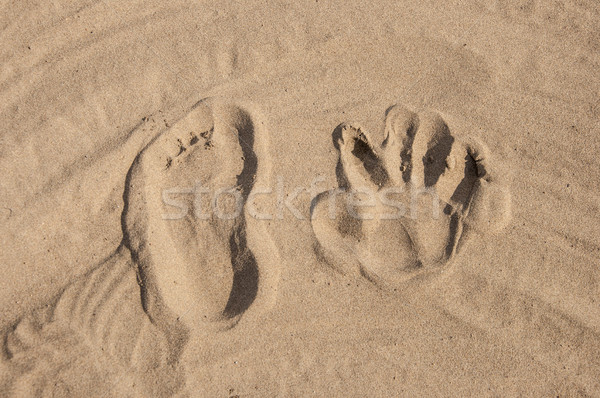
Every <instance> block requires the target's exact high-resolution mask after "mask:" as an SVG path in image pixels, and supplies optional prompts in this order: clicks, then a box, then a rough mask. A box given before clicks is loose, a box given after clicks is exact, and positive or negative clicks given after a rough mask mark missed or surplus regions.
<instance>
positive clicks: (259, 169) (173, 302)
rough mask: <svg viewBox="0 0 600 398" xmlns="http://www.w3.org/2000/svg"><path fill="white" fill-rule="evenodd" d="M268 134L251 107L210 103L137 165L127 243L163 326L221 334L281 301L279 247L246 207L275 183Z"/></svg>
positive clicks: (130, 186)
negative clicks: (277, 298)
mask: <svg viewBox="0 0 600 398" xmlns="http://www.w3.org/2000/svg"><path fill="white" fill-rule="evenodd" d="M267 134H268V132H267V126H266V125H265V121H264V119H263V118H262V117H261V115H260V113H259V112H258V111H257V110H256V109H255V108H253V107H252V106H251V105H247V104H245V105H238V104H230V103H227V102H225V101H224V100H220V99H214V98H211V99H207V100H204V101H201V102H200V103H198V104H197V105H196V106H194V108H193V110H192V111H191V112H190V113H189V114H187V116H186V117H184V118H183V119H182V120H180V121H178V122H177V123H176V124H175V125H174V126H173V127H172V128H170V129H169V130H167V131H165V132H164V133H163V134H161V135H160V136H158V137H157V138H156V139H155V140H154V141H153V142H151V143H150V144H149V145H148V146H147V147H146V148H145V149H144V150H142V151H141V152H140V154H139V155H138V157H137V158H136V159H135V161H134V163H133V165H132V167H131V169H130V171H129V174H128V178H127V186H126V191H125V194H124V199H125V204H126V207H125V210H124V212H123V219H122V220H123V231H124V241H125V244H126V246H127V247H129V249H130V250H131V252H132V255H133V258H134V261H135V262H136V264H137V265H138V278H139V281H140V285H141V286H142V300H143V305H144V308H145V310H146V311H147V312H148V314H149V315H150V317H151V318H153V320H155V321H156V322H158V323H161V322H164V323H166V324H168V323H172V322H180V323H182V324H183V325H184V326H186V327H188V328H193V329H200V328H208V329H210V328H211V327H214V328H216V329H222V328H228V327H231V326H233V325H234V324H235V323H236V322H237V321H238V320H239V319H240V317H241V316H242V314H246V315H248V314H249V313H251V312H255V313H256V312H260V311H262V310H264V309H266V308H268V307H269V306H270V305H272V304H273V300H274V296H275V293H276V286H277V281H278V276H279V261H278V257H277V249H276V247H275V245H274V244H273V241H272V240H271V239H270V236H269V234H268V233H267V232H266V230H265V228H266V225H265V223H264V221H263V222H261V221H260V220H257V219H255V218H253V217H250V216H249V215H248V211H247V209H246V205H247V203H248V201H247V199H248V197H249V195H250V194H251V191H252V189H253V187H255V186H268V184H270V177H271V165H270V163H269V161H268V158H269V157H268V147H267V146H268V142H267ZM253 205H256V204H255V203H253Z"/></svg>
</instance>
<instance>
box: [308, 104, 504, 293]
mask: <svg viewBox="0 0 600 398" xmlns="http://www.w3.org/2000/svg"><path fill="white" fill-rule="evenodd" d="M446 120H449V119H448V118H446V117H444V118H442V117H441V116H440V115H439V114H437V113H433V112H423V113H421V114H416V113H415V112H413V111H411V110H409V109H407V108H406V107H404V106H401V105H395V106H392V107H390V108H389V109H388V110H387V112H386V116H385V127H384V129H385V130H384V136H385V139H384V141H383V143H382V144H381V146H376V145H374V144H373V143H372V141H371V139H370V138H369V135H368V134H367V132H365V131H364V129H362V128H361V127H359V126H357V125H352V124H341V125H340V126H338V127H337V128H336V129H335V130H334V132H333V141H334V146H335V147H336V149H337V150H338V152H339V161H338V165H337V169H336V172H337V173H336V174H337V177H338V184H339V188H338V189H336V190H331V191H328V192H324V193H322V194H320V195H319V196H317V197H316V198H315V199H314V201H313V203H312V206H311V222H312V227H313V230H314V232H315V234H316V238H317V241H318V254H319V255H321V256H322V257H323V259H324V260H325V261H326V262H328V263H329V264H331V265H332V266H333V267H334V268H337V269H338V270H339V271H340V272H342V273H345V274H354V275H357V276H362V277H366V278H367V279H369V280H370V281H372V282H374V283H375V284H377V285H380V286H383V287H386V288H391V289H395V290H401V289H406V288H408V287H409V286H415V283H417V282H420V281H424V280H428V279H429V278H431V277H432V276H435V275H438V274H439V273H440V272H441V271H443V270H445V269H448V267H449V266H450V264H451V263H452V261H451V260H452V259H453V258H454V257H455V255H456V253H457V252H458V251H459V250H460V249H461V248H462V246H463V244H464V243H465V242H467V241H468V240H469V239H468V237H469V235H472V234H473V233H474V232H479V233H481V234H486V233H490V232H494V231H497V230H499V229H501V228H502V227H504V226H505V225H506V223H507V221H508V219H509V218H510V194H509V192H508V189H507V186H506V185H505V184H504V183H502V182H501V177H502V176H500V175H498V174H496V173H495V171H494V170H493V163H492V161H491V159H490V155H489V153H488V150H487V149H486V147H484V146H483V145H482V144H481V143H478V142H477V141H476V140H474V139H472V138H469V137H462V136H460V135H458V134H457V131H455V130H458V131H461V130H462V129H460V128H456V127H457V126H456V125H455V124H454V123H450V124H448V123H447V122H446Z"/></svg>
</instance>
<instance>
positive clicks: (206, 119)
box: [0, 98, 280, 396]
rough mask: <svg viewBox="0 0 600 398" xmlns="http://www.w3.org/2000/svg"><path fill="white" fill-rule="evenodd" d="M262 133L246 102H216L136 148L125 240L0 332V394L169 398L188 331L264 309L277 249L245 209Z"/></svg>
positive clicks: (259, 166) (256, 181)
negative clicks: (96, 390) (97, 387)
mask: <svg viewBox="0 0 600 398" xmlns="http://www.w3.org/2000/svg"><path fill="white" fill-rule="evenodd" d="M267 134H268V131H267V127H266V125H265V121H264V118H263V117H262V116H261V115H260V113H259V112H258V111H257V110H256V109H255V108H254V107H252V106H251V105H248V104H237V103H236V104H232V103H229V102H226V101H224V100H220V99H214V98H212V99H207V100H204V101H201V102H199V103H198V104H196V105H195V106H194V107H193V108H192V110H191V111H190V112H189V113H188V114H187V115H186V116H185V117H184V118H183V119H181V120H180V121H178V122H177V123H176V124H175V125H174V126H173V127H171V128H170V129H169V130H166V131H165V132H163V133H162V134H161V135H159V136H158V137H157V138H155V139H154V140H153V141H152V142H151V143H150V144H149V145H148V146H147V147H146V148H145V149H143V150H142V151H141V152H140V153H139V154H138V156H137V157H136V159H135V161H134V163H133V165H132V167H131V168H130V171H129V173H128V176H127V180H126V186H125V193H124V200H125V204H126V206H125V209H124V212H123V215H122V225H123V231H124V239H123V243H122V244H121V245H120V246H119V247H118V248H117V249H116V250H115V252H114V253H113V254H112V255H111V256H109V258H107V259H106V260H105V261H103V262H102V263H100V264H98V265H97V266H95V267H94V268H93V269H92V270H90V272H88V273H87V274H85V275H84V276H82V277H81V278H79V279H77V280H75V281H74V282H72V283H70V284H69V285H68V286H66V287H65V288H64V290H63V291H62V292H61V293H60V295H59V296H58V297H56V298H55V299H53V300H52V301H51V302H49V303H48V304H47V305H45V306H43V307H42V308H40V309H38V310H36V311H34V312H32V313H30V314H25V315H24V316H23V317H22V318H21V319H19V321H18V322H17V323H16V324H15V325H14V326H13V327H12V328H9V329H7V330H5V331H0V391H9V392H13V395H16V396H17V395H18V396H40V395H44V394H46V395H48V394H50V395H52V394H58V395H61V393H60V391H62V390H61V389H62V388H63V387H64V388H68V389H70V391H71V395H73V394H75V395H77V393H73V391H79V390H78V389H77V388H84V390H83V391H87V390H85V388H89V384H86V383H87V380H94V379H97V380H105V381H106V389H107V391H108V390H113V391H116V392H115V395H118V396H125V395H128V394H126V393H125V392H131V391H133V390H136V391H137V390H138V389H139V390H140V391H143V393H141V395H143V396H166V395H172V393H173V392H174V391H176V390H178V389H179V388H181V387H182V379H181V377H182V376H181V368H180V367H179V366H177V361H178V359H179V357H180V354H181V352H182V350H183V348H184V347H185V343H186V340H187V337H188V335H189V333H188V332H190V331H198V332H199V333H204V332H209V333H210V332H214V331H219V330H224V329H227V328H230V327H232V326H234V325H235V324H236V323H237V322H238V321H239V320H240V319H245V320H249V321H250V322H252V320H253V319H254V320H256V318H255V316H257V315H260V314H262V313H263V312H264V311H266V310H268V309H269V308H270V307H271V306H272V305H273V304H274V300H275V295H276V292H277V283H278V280H279V272H280V261H279V257H278V251H277V248H276V246H275V245H274V244H273V241H272V240H271V238H270V235H269V234H268V232H267V231H266V223H265V222H264V221H261V220H258V219H255V218H253V217H250V216H249V215H248V214H247V213H251V211H247V209H248V207H249V206H250V204H251V205H252V206H253V207H254V209H250V210H256V209H257V208H258V207H260V206H261V203H257V202H258V200H248V198H249V197H250V196H251V195H252V192H253V189H256V190H259V189H260V187H268V186H270V185H269V184H270V183H271V180H270V179H271V167H270V163H269V162H268V159H269V157H268V147H267V145H268V142H267V139H268V136H267ZM255 187H256V188H255ZM194 190H197V191H200V192H201V193H203V195H202V196H199V195H196V194H195V192H193V191H194ZM233 191H235V192H237V193H236V194H233V193H232V192H233ZM215 198H216V199H217V200H215ZM232 198H233V199H236V198H237V199H238V200H237V202H236V200H233V201H232ZM184 209H185V210H187V211H185V212H183V211H182V210H184ZM136 273H137V283H136ZM140 287H141V298H142V305H141V306H140ZM142 307H143V308H142ZM74 358H75V359H74ZM81 369H85V372H84V373H83V374H85V375H86V377H83V376H82V373H81ZM63 379H64V380H63ZM57 380H58V381H59V382H60V383H59V382H57ZM157 380H160V382H157ZM57 383H58V384H57ZM86 386H88V387H86ZM57 391H58V392H57Z"/></svg>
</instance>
